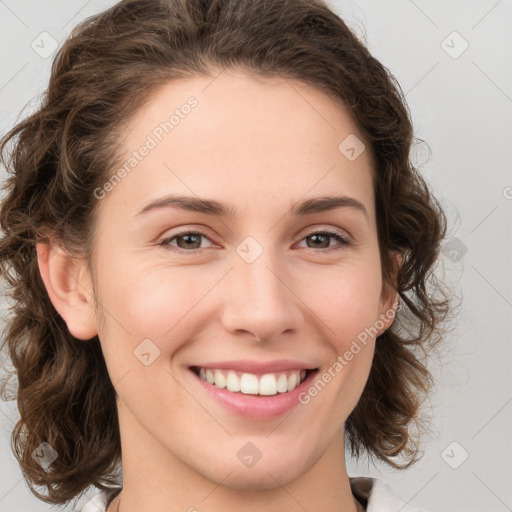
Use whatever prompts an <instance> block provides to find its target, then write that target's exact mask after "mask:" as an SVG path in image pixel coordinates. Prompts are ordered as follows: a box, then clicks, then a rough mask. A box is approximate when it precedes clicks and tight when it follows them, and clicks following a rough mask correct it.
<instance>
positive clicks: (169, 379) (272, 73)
mask: <svg viewBox="0 0 512 512" xmlns="http://www.w3.org/2000/svg"><path fill="white" fill-rule="evenodd" d="M412 140H413V134H412V125H411V121H410V119H409V113H408V109H407V106H406V103H405V99H404V97H403V95H402V93H401V90H400V88H399V86H398V84H396V81H395V80H394V78H393V77H392V75H391V74H390V73H389V72H388V71H387V69H386V68H385V67H384V66H383V65H382V64H380V63H379V62H378V61H377V60H376V59H374V58H373V57H372V56H371V55H370V54H369V52H368V50H367V49H366V48H365V47H364V45H363V44H362V43H361V42H360V41H359V40H358V39H357V38H356V37H355V36H354V34H353V33H352V32H351V31H350V30H349V28H348V27H347V26H346V25H345V23H344V22H343V21H342V20H341V19H340V18H339V17H338V16H337V15H336V14H335V13H333V12H332V11H331V10H330V9H329V7H328V6H327V4H325V3H323V2H321V1H320V0H315V1H312V0H299V1H295V2H286V1H284V0H283V1H276V0H273V1H268V0H258V1H255V0H250V1H248V0H247V1H243V0H241V1H236V2H233V1H225V0H224V1H222V0H219V1H209V2H205V1H200V0H192V1H191V0H188V1H185V0H164V1H158V2H156V1H154V0H124V1H121V2H119V3H118V4H116V5H115V6H114V7H112V8H111V9H108V10H107V11H105V12H103V13H100V14H99V15H97V16H94V17H92V18H89V19H88V20H86V21H85V22H83V23H82V24H81V25H80V26H78V27H77V28H76V29H75V30H74V31H73V33H72V34H71V37H70V38H69V39H68V40H67V41H66V42H65V44H64V45H63V47H62V48H61V50H60V51H59V52H58V54H57V57H56V59H55V63H54V67H53V69H52V75H51V79H50V83H49V87H48V91H47V95H46V97H45V99H44V101H43V104H42V105H41V107H40V109H39V110H38V111H37V112H36V113H34V114H33V115H31V116H30V117H29V118H27V119H26V120H24V121H23V122H21V123H20V124H19V125H18V126H16V127H15V128H14V129H13V130H12V131H11V132H10V133H8V134H7V135H6V136H5V137H4V139H3V140H2V155H3V161H4V163H5V165H6V168H7V169H8V171H9V172H10V173H11V174H12V175H11V177H10V178H9V179H8V181H7V183H6V185H5V192H6V197H5V199H4V201H3V204H2V208H1V212H0V222H1V226H2V229H3V238H2V240H1V242H0V261H1V264H2V270H3V274H4V276H5V278H6V280H7V281H8V283H9V284H10V286H11V287H12V298H13V299H14V303H15V306H14V311H13V315H12V316H11V317H10V318H9V319H8V324H7V329H6V335H5V345H6V347H7V349H8V350H9V356H10V358H11V360H12V361H13V365H14V367H15V370H16V375H17V377H18V381H19V384H18V390H17V393H18V404H19V409H20V417H21V419H20V421H19V422H18V424H17V425H16V428H15V430H14V432H13V448H14V450H15V454H16V456H17V458H18V460H19V462H20V465H21V467H22V469H23V471H24V473H25V475H26V478H27V481H28V482H29V484H30V485H31V486H32V485H43V486H46V488H47V489H48V494H47V495H43V494H39V493H38V492H37V491H35V490H34V489H33V492H34V493H35V494H36V495H37V496H38V497H40V498H41V499H43V500H44V501H46V502H48V503H54V504H64V503H67V502H69V501H70V500H72V499H74V498H76V497H77V496H79V495H80V494H81V493H83V491H84V490H86V489H87V488H88V487H89V486H90V485H94V486H96V487H98V488H99V489H101V493H100V494H99V495H98V496H97V497H96V498H95V500H94V501H93V502H91V503H89V504H87V505H86V506H85V507H84V509H83V510H84V512H89V511H91V510H94V511H96V510H101V511H105V510H106V511H107V512H116V511H117V512H132V511H141V510H151V511H155V512H159V511H163V510H165V511H169V510H190V511H192V510H208V511H212V512H213V511H217V510H231V509H234V508H235V507H238V508H240V507H243V509H244V510H254V511H256V510H258V511H260V510H280V511H288V510H309V511H313V510H322V511H335V510H336V511H338V510H344V511H349V512H356V511H361V510H367V511H368V512H376V511H377V510H379V511H383V512H384V511H398V510H401V511H403V512H404V511H408V510H414V509H412V508H410V507H407V506H404V504H403V503H401V502H400V501H399V500H398V498H397V496H396V495H395V494H394V493H393V491H392V490H391V489H390V488H389V487H388V486H387V485H386V484H385V483H384V482H383V481H382V480H379V479H375V478H363V477H349V476H348V474H347V469H346V462H345V443H347V444H348V447H349V448H350V451H351V454H352V455H354V456H356V457H359V456H360V455H361V454H363V453H366V454H368V455H369V456H370V457H374V458H376V459H378V460H380V461H383V462H384V463H387V464H389V465H390V466H392V467H395V468H401V467H407V466H409V465H411V464H412V463H414V462H415V461H416V460H418V456H419V455H418V454H419V448H418V446H419V439H417V436H416V435H415V434H414V430H413V427H415V426H418V425H421V424H422V422H423V419H422V417H421V415H420V405H421V403H422V398H423V396H424V394H425V393H426V392H427V391H428V389H429V388H430V386H431V384H432V378H431V375H430V372H429V370H428V369H427V367H426V366H425V364H424V362H422V361H421V359H420V357H419V355H418V350H416V349H420V350H424V351H426V350H427V349H428V350H432V349H433V348H434V346H435V344H436V343H438V341H439V340H440V333H441V328H440V325H441V323H442V320H443V319H444V318H445V317H446V314H447V312H448V309H449V308H448V300H447V298H446V294H445V293H444V292H443V291H442V286H440V285H439V283H436V282H435V278H434V277H433V275H432V268H433V265H434V264H435V262H436V259H437V256H438V253H439V248H440V244H441V241H442V239H443V237H444V234H445V230H446V219H445V216H444V214H443V211H442V209H441V207H440V205H439V203H438V202H437V200H436V199H435V198H434V197H432V196H431V194H430V193H429V189H428V186H427V184H426V183H425V181H424V180H423V179H422V178H421V176H420V175H419V174H418V173H417V171H416V169H415V168H414V167H413V166H412V165H411V163H410V161H409V152H410V147H411V144H412ZM9 143H12V145H13V146H12V147H11V148H8V146H9ZM7 153H9V155H10V156H9V157H7V156H6V155H7ZM433 285H434V286H433ZM398 297H399V298H400V310H399V311H398V313H397V309H398V308H397V299H398ZM397 457H401V458H402V459H403V460H402V461H401V462H400V461H398V460H397ZM121 471H122V483H121V474H120V473H121Z"/></svg>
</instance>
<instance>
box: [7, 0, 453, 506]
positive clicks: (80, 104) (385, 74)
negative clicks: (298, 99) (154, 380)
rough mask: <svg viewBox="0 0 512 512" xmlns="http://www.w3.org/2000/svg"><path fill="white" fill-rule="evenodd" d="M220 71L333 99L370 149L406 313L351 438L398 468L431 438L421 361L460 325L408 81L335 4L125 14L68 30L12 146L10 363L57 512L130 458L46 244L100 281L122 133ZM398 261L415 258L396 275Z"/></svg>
mask: <svg viewBox="0 0 512 512" xmlns="http://www.w3.org/2000/svg"><path fill="white" fill-rule="evenodd" d="M223 68H237V69H242V70H245V71H247V72H248V73H254V74H256V75H260V76H264V77H279V78H283V79H294V80H299V81H301V82H303V83H305V84H308V85H311V86H313V87H314V88H316V89H318V90H320V91H322V92H324V93H325V94H327V95H329V96H330V97H332V98H334V99H335V100H336V101H338V102H339V103H340V104H342V105H344V106H346V107H347V108H348V109H349V111H350V112H351V114H352V116H353V119H354V121H355V123H356V126H357V127H358V129H359V130H360V133H361V135H362V136H363V138H364V140H365V143H366V145H367V147H369V149H370V151H371V154H372V156H373V161H374V169H373V182H374V187H375V201H376V203H375V206H376V215H377V219H376V220H377V226H378V228H377V231H378V240H379V247H380V255H381V262H382V277H383V281H384V282H385V283H388V284H390V285H391V286H392V287H393V288H394V289H396V290H397V291H398V293H399V295H400V298H401V305H400V308H399V310H398V311H397V316H396V318H395V321H394V323H393V325H392V328H390V329H388V330H387V331H386V332H384V333H383V334H382V335H381V336H380V337H379V338H378V339H377V341H376V347H375V354H374V359H373V363H372V367H371V371H370V374H369V378H368V381H367V383H366V387H365V389H364V391H363V394H362V396H361V398H360V400H359V403H358V404H357V406H356V407H355V409H354V410H353V412H352V413H351V414H350V416H349V418H348V420H347V421H346V425H345V427H346V433H347V438H348V440H349V442H350V443H349V444H350V449H351V453H352V455H355V456H357V457H359V455H360V454H361V453H362V452H363V451H364V452H365V453H366V454H368V455H369V456H370V457H371V458H377V459H380V460H381V461H384V462H385V463H387V464H389V465H391V466H392V467H394V468H402V467H407V466H409V465H410V464H412V463H413V462H416V460H418V459H417V457H418V453H419V450H418V446H419V441H418V439H416V438H415V436H414V435H413V432H412V430H411V427H412V426H413V425H414V424H415V425H420V424H421V422H422V420H421V417H422V416H420V406H421V404H422V403H423V401H424V399H423V397H424V396H426V395H427V392H428V391H429V390H430V388H431V387H432V386H433V377H432V374H431V373H430V371H429V370H428V369H427V365H426V363H425V361H423V359H422V357H421V354H420V352H423V354H424V355H425V354H428V353H431V352H432V351H433V349H434V348H435V347H436V345H437V344H438V343H439V342H440V340H441V339H442V333H443V330H442V325H443V321H444V320H445V319H446V318H447V315H448V313H449V311H450V300H449V298H448V294H447V293H446V291H445V289H444V288H443V286H442V283H441V282H439V280H438V279H437V277H436V276H435V274H434V272H433V270H434V266H435V263H436V261H437V259H438V256H439V251H440V246H441V242H442V240H443V238H444V237H445V234H446V217H445V214H444V213H443V209H442V208H441V205H440V203H439V201H438V200H437V199H435V197H434V196H433V195H432V193H431V192H430V191H429V187H428V185H427V183H426V182H425V180H424V179H423V178H422V177H421V175H420V174H419V172H418V170H417V169H416V168H415V167H414V165H413V164H412V162H411V157H410V153H411V148H412V145H413V142H414V138H413V128H412V122H411V120H410V113H409V109H408V107H407V103H406V100H405V96H404V94H403V92H402V90H401V88H400V86H399V84H398V83H397V81H396V79H395V78H394V76H393V75H392V74H391V73H390V72H389V70H388V69H387V68H386V67H385V66H384V65H383V64H381V63H380V62H379V61H378V60H376V59H375V58H374V57H373V56H372V55H371V54H370V53H369V51H368V49H367V48H366V46H365V45H364V43H363V42H362V41H361V40H360V39H359V38H358V37H357V36H356V35H355V34H354V33H353V32H352V31H351V30H350V29H349V28H348V26H347V25H346V24H345V22H344V21H343V20H342V19H340V17H339V16H338V15H337V14H336V13H334V12H333V10H332V9H331V8H330V7H329V6H328V4H327V3H325V2H323V1H322V0H294V1H293V2H288V1H286V0H209V1H207V0H123V1H121V2H119V3H117V4H116V5H114V6H113V7H111V8H109V9H108V10H106V11H104V12H102V13H100V14H98V15H95V16H92V17H90V18H88V19H86V20H85V21H83V22H82V23H81V24H80V25H78V26H77V27H76V28H75V29H74V30H73V31H72V33H71V35H70V37H69V38H68V39H67V40H66V42H65V43H64V44H63V46H62V47H61V49H60V50H59V51H58V53H57V55H56V57H55V60H54V62H53V67H52V71H51V77H50V82H49V86H48V89H47V91H46V93H45V95H44V97H43V99H42V102H41V105H40V106H39V108H38V110H37V111H36V112H35V113H33V114H32V115H30V116H29V117H27V118H26V119H24V120H23V121H21V122H20V123H19V124H18V125H17V126H15V127H14V128H13V129H12V130H10V131H9V133H7V134H6V135H5V136H4V137H3V138H2V140H1V143H0V144H1V145H0V151H1V161H2V163H3V164H4V165H5V167H6V169H7V171H8V173H9V174H10V176H9V177H8V179H7V181H6V184H5V186H4V191H5V192H6V195H5V198H4V200H3V203H2V205H1V211H0V225H1V228H2V230H3V232H2V239H1V241H0V266H1V271H2V274H3V276H4V278H5V280H6V282H7V284H8V285H9V287H10V295H11V298H12V302H11V308H10V309H11V314H10V316H9V317H8V318H7V323H6V330H5V335H4V336H5V338H4V342H3V344H2V349H3V350H5V349H7V351H8V355H9V358H10V360H11V361H12V363H13V368H14V369H13V370H12V371H11V372H10V375H9V377H10V376H12V375H16V376H17V381H18V385H17V391H16V394H17V403H18V408H19V413H20V419H19V421H18V422H17V424H16V426H15V428H14V430H13V433H12V448H13V451H14V453H15V456H16V457H17V459H18V461H19V464H20V465H21V468H22V471H23V473H24V476H25V478H26V480H27V482H28V484H29V487H30V488H31V491H32V492H33V493H34V494H35V495H36V496H37V497H38V498H39V499H42V500H44V501H46V502H48V503H54V504H62V503H66V502H68V501H70V500H72V499H73V498H75V497H76V496H77V495H79V494H80V493H82V492H83V491H84V490H86V489H87V488H88V487H89V486H90V485H94V486H96V487H98V488H100V489H109V488H111V487H112V486H115V485H116V484H119V480H118V478H119V475H118V473H117V471H118V469H119V467H120V463H121V444H120V433H119V424H118V417H117V407H116V392H115V389H114V387H113V385H112V382H111V381H110V378H109V375H108V373H107V367H106V365H105V361H104V358H103V354H102V350H101V347H100V343H99V339H98V337H97V336H96V337H95V338H93V339H92V340H91V341H90V342H88V343H83V342H80V340H78V339H76V338H74V337H73V336H72V335H71V334H70V332H69V330H68V328H67V326H66V323H65V322H64V320H63V319H62V318H61V317H60V316H59V315H58V314H57V312H56V310H55V308H54V307H53V305H52V303H51V301H50V299H49V297H48V294H47V292H46V289H45V286H44V284H43V281H42V279H41V275H40V272H39V270H38V262H37V254H36V248H35V245H36V242H41V241H42V242H48V241H50V240H54V239H57V240H59V241H60V243H61V244H62V246H63V247H65V248H66V250H67V251H68V252H69V254H71V255H73V256H76V257H84V258H86V261H87V262H88V264H89V265H90V262H91V255H92V242H93V239H94V232H95V226H96V221H97V217H96V215H97V206H98V201H97V199H96V198H95V196H94V193H93V191H94V190H95V189H96V188H97V187H101V186H102V184H104V183H105V182H106V181H107V179H108V177H109V176H111V175H112V174H113V171H114V170H115V169H116V163H117V162H118V161H119V159H120V154H119V147H120V134H122V130H123V126H125V125H126V123H127V122H128V121H129V120H130V119H131V118H132V116H133V115H134V114H135V113H137V112H138V111H140V109H141V108H142V107H143V106H144V104H145V102H147V100H148V98H149V97H150V95H151V94H152V93H154V92H155V91H157V89H158V88H159V87H160V86H162V85H164V84H166V83H168V82H169V81H170V80H173V79H179V78H187V77H194V76H198V75H200V76H212V77H213V76H215V72H216V71H217V72H218V70H219V69H223ZM395 253H399V254H400V255H401V256H402V264H401V266H400V268H399V269H398V272H397V273H396V272H395V270H394V268H393V258H392V256H393V254H395ZM89 268H90V269H91V270H92V267H89ZM5 390H6V382H4V385H3V387H2V395H3V396H4V395H5V394H6V393H5ZM4 399H5V396H4ZM106 425H108V427H109V428H105V426H106ZM42 442H47V443H49V444H50V445H51V446H52V447H53V448H54V449H55V450H56V451H57V453H58V458H57V459H56V460H55V461H54V462H53V464H52V465H51V468H50V469H44V468H43V467H41V465H39V464H38V463H37V462H36V461H35V460H34V459H33V457H32V456H31V454H32V452H33V450H34V449H36V448H37V447H38V446H39V445H40V443H42ZM398 455H400V456H403V457H405V463H404V464H399V463H398V462H397V461H396V460H394V457H395V456H398ZM34 485H38V486H44V487H46V488H47V490H48V495H47V496H46V495H43V494H40V493H39V492H37V491H36V490H35V489H34V487H33V486H34Z"/></svg>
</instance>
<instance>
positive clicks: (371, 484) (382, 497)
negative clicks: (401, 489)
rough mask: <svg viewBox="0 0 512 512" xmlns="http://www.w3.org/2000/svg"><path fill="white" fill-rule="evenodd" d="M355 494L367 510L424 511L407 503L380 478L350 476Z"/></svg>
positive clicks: (383, 511) (384, 511) (371, 511)
mask: <svg viewBox="0 0 512 512" xmlns="http://www.w3.org/2000/svg"><path fill="white" fill-rule="evenodd" d="M349 481H350V487H351V489H352V493H353V494H354V496H355V497H356V498H357V499H358V500H359V501H360V502H361V503H362V504H363V505H364V506H366V512H424V511H422V510H420V509H418V508H414V507H411V506H409V505H406V504H405V503H404V502H403V501H402V500H401V499H400V498H399V497H398V496H397V494H396V493H395V492H394V491H393V489H391V487H390V486H389V485H388V484H387V483H386V482H384V481H383V480H381V479H379V478H370V477H364V476H356V477H350V478H349Z"/></svg>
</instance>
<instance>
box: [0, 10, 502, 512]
mask: <svg viewBox="0 0 512 512" xmlns="http://www.w3.org/2000/svg"><path fill="white" fill-rule="evenodd" d="M113 3H114V2H112V1H100V0H92V1H88V2H87V1H86V0H72V1H71V0H68V1H67V2H62V1H57V0H46V1H44V2H42V1H35V0H30V1H29V0H22V1H16V2H15V1H14V0H0V41H1V44H0V70H1V71H0V73H1V74H0V131H1V132H2V133H5V131H6V130H7V129H8V128H9V127H11V126H12V125H13V124H14V123H15V122H16V120H17V119H19V116H20V112H21V109H22V108H23V107H24V106H25V105H27V103H29V101H31V100H33V102H34V103H32V104H31V105H35V104H36V102H37V95H38V94H39V93H41V92H42V91H43V90H44V87H45V85H46V83H47V80H48V77H49V67H50V64H51V60H52V59H51V56H46V55H41V52H43V51H44V49H43V42H44V48H46V49H49V48H50V49H51V47H50V46H49V44H50V39H49V38H48V36H46V35H44V34H43V35H41V33H42V32H47V33H48V34H50V35H51V36H52V37H53V38H54V39H55V40H56V41H57V42H59V43H60V42H62V41H63V39H64V38H65V37H66V36H67V35H68V34H69V32H70V30H71V29H72V27H73V26H74V25H75V24H76V23H78V22H79V21H80V20H82V19H83V18H85V17H87V16H89V15H91V14H94V13H96V12H98V11H100V10H102V9H103V8H105V7H107V6H110V5H112V4H113ZM331 4H332V6H333V7H334V9H335V10H336V11H338V13H339V14H340V15H341V16H342V17H343V18H344V19H345V20H346V21H347V22H348V23H349V25H351V26H352V27H354V29H355V30H356V32H357V33H358V34H359V35H360V36H361V37H364V38H365V39H366V42H367V44H368V46H369V48H370V51H371V52H372V53H373V54H374V55H375V56H376V57H377V58H378V59H380V60H381V61H382V62H383V63H384V64H385V65H386V66H387V67H388V68H389V69H390V70H391V71H392V72H393V74H394V75H395V76H396V77H397V79H398V81H399V82H400V84H401V86H402V88H403V90H404V92H406V95H407V100H408V103H409V106H410V109H411V113H412V118H413V121H414V126H415V134H416V137H418V138H419V139H422V140H425V141H427V142H428V145H429V146H430V148H431V150H432V155H431V156H430V157H429V153H428V148H427V147H426V145H425V144H421V143H420V144H418V146H417V147H416V150H415V159H416V163H417V165H418V166H419V167H420V169H421V171H422V172H423V174H424V176H425V177H426V178H427V180H428V181H429V183H430V184H431V186H432V187H433V189H434V192H435V193H436V194H437V196H438V197H439V198H440V200H441V202H442V204H443V206H444V207H445V209H446V211H447V213H448V215H449V219H450V225H451V227H450V233H449V236H448V237H447V245H446V246H445V249H446V250H445V251H444V252H443V255H442V257H441V261H440V264H441V265H440V268H441V270H443V271H444V273H445V278H446V279H447V280H448V281H449V282H450V283H452V285H453V287H454V290H455V291H456V293H457V294H458V295H459V296H460V297H462V301H463V305H462V309H461V311H460V314H459V316H458V321H457V325H456V327H455V329H454V330H453V332H452V333H451V334H450V335H449V336H448V337H447V339H446V341H445V342H444V352H445V355H444V359H443V364H441V365H438V366H437V367H436V369H435V375H436V384H437V390H436V393H434V394H433V395H432V396H431V399H430V402H429V409H431V414H432V417H433V423H434V426H435V430H436V432H435V434H434V435H432V436H429V437H428V438H426V440H425V443H424V449H425V455H424V457H423V459H422V460H421V461H420V462H418V463H417V464H415V465H413V466H412V467H411V468H409V469H407V470H403V471H400V472H399V471H394V470H391V469H388V468H386V467H381V466H378V467H374V466H371V467H368V466H367V465H365V464H362V463H359V465H357V464H356V463H355V462H354V461H349V474H350V475H356V474H361V475H362V474H366V475H370V476H378V477H381V478H384V479H385V480H386V481H388V483H389V484H390V485H391V486H392V487H393V488H394V490H395V491H396V492H397V494H398V495H399V496H400V497H401V498H402V499H403V500H404V501H406V502H408V503H409V504H410V505H412V506H415V507H419V508H422V509H425V510H430V511H432V512H434V511H439V512H441V511H446V512H448V511H450V512H455V511H465V512H469V511H482V512H483V511H485V512H492V511H496V512H501V511H507V510H512V491H511V482H512V475H511V466H512V464H511V440H512V435H511V432H512V429H511V427H512V424H511V423H512V422H511V413H512V403H511V402H512V386H511V376H510V374H511V372H510V369H511V368H510V367H511V364H510V363H511V345H512V344H511V331H512V329H511V317H512V315H511V313H512V289H511V288H512V283H511V272H510V268H511V261H512V259H511V252H512V251H511V236H510V233H512V229H511V228H512V226H511V218H512V216H511V210H512V173H511V172H510V170H511V161H512V151H511V142H512V58H511V57H512V31H511V30H510V29H511V27H512V2H511V1H510V0H500V1H496V0H485V1H484V0H481V1H475V0H473V1H461V0H459V1H446V0H443V1H440V0H436V1H428V2H427V1H425V0H423V1H422V0H416V1H412V0H400V1H398V0H397V1H393V2H382V1H378V0H364V1H358V2H357V3H356V2H339V1H334V0H332V1H331ZM454 31H455V32H457V33H458V34H459V35H457V34H453V32H454ZM44 38H46V39H44ZM443 41H444V42H443ZM465 41H466V42H467V44H468V45H469V46H468V48H467V49H466V50H465V51H464V52H462V50H463V49H464V47H465V45H466V43H465ZM33 42H34V43H33ZM31 45H33V46H34V47H35V48H39V49H38V50H37V51H36V50H35V49H34V48H33V47H32V46H31ZM37 45H38V46H37ZM38 52H39V53H38ZM30 108H31V107H30V106H29V107H28V110H27V112H29V111H30ZM4 179H5V173H4V172H3V171H2V181H3V180H4ZM1 304H2V310H5V306H6V305H5V300H4V298H3V294H2V302H1ZM15 420H16V407H15V404H14V403H1V404H0V464H1V466H0V470H1V473H0V511H1V512H28V511H31V512H40V511H47V510H57V507H50V505H48V504H46V503H44V502H41V501H39V500H37V499H36V498H35V497H34V496H33V495H31V494H30V492H29V491H28V488H27V486H26V484H25V482H24V480H23V478H22V474H21V472H20V470H19V467H18V466H17V463H16V461H15V459H14V457H13V455H12V454H11V451H10V448H9V435H10V431H11V428H12V425H13V422H14V421H15ZM466 457H467V458H466ZM94 492H95V490H94V489H92V488H91V489H89V490H88V493H87V495H88V496H89V497H90V496H92V495H93V494H94ZM87 499H88V498H85V499H84V501H87Z"/></svg>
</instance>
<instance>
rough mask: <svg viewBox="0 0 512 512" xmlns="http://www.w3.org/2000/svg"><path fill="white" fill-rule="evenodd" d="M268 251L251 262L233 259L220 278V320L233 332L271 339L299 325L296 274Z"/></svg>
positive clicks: (301, 304)
mask: <svg viewBox="0 0 512 512" xmlns="http://www.w3.org/2000/svg"><path fill="white" fill-rule="evenodd" d="M270 252H271V251H264V252H263V254H262V255H261V256H260V257H259V258H257V259H256V260H255V261H253V262H252V263H248V262H246V261H244V260H243V259H240V260H239V261H235V265H234V268H233V269H232V271H231V272H230V273H229V274H228V276H226V279H224V280H223V281H225V282H224V283H223V286H224V288H223V290H224V294H223V312H222V323H223V326H224V328H225V329H226V331H227V332H229V333H230V334H232V335H233V336H238V337H240V336H242V337H246V338H247V339H248V340H249V339H253V340H255V341H259V342H271V341H273V340H276V339H277V338H280V337H282V336H283V335H284V334H285V333H288V336H289V335H290V334H292V333H294V332H297V331H298V330H300V328H301V324H302V322H303V313H302V310H301V306H302V307H303V302H302V301H301V300H300V298H299V297H298V296H297V295H296V294H295V292H294V289H296V288H298V286H297V277H296V276H294V275H293V274H292V273H291V271H290V270H289V269H288V270H287V269H286V268H284V265H280V264H278V263H277V259H278V257H277V255H275V256H274V255H273V254H270Z"/></svg>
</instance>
